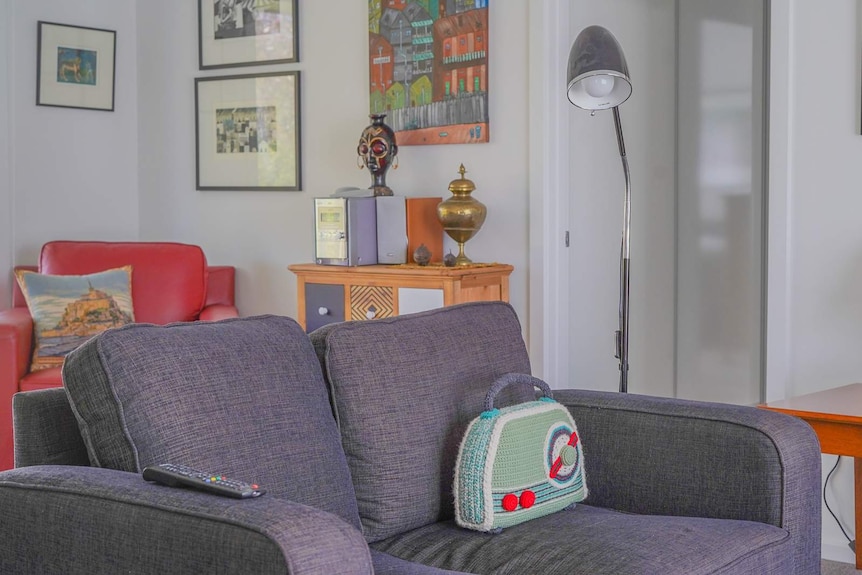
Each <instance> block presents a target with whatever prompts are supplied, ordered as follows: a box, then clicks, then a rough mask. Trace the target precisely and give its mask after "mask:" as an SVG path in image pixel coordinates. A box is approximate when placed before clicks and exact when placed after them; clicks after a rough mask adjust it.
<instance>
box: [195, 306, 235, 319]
mask: <svg viewBox="0 0 862 575" xmlns="http://www.w3.org/2000/svg"><path fill="white" fill-rule="evenodd" d="M230 317H239V310H237V309H236V306H232V305H222V304H214V305H208V306H206V307H205V308H203V309H202V310H201V315H200V316H198V319H199V320H200V321H218V320H220V319H228V318H230Z"/></svg>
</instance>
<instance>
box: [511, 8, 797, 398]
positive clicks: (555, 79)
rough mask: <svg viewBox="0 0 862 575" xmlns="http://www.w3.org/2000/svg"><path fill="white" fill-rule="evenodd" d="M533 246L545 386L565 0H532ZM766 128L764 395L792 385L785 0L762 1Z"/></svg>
mask: <svg viewBox="0 0 862 575" xmlns="http://www.w3.org/2000/svg"><path fill="white" fill-rule="evenodd" d="M529 19H530V26H529V48H530V57H529V65H530V73H529V79H530V94H529V97H530V100H529V102H530V161H529V166H530V247H529V255H530V257H529V261H530V264H529V267H530V269H529V278H530V281H529V294H530V295H529V318H530V320H529V332H528V333H529V347H530V355H531V357H532V359H533V370H534V372H535V373H536V375H538V376H539V377H542V378H544V379H545V380H547V381H548V382H549V383H550V384H551V385H552V387H567V386H568V384H569V375H568V357H569V351H568V350H569V330H568V326H567V325H566V321H567V319H568V317H569V305H568V297H569V296H568V294H569V290H568V289H567V285H566V283H567V281H568V279H569V256H568V254H567V252H566V245H565V238H566V231H567V226H568V221H567V217H568V213H569V193H568V191H569V189H570V186H571V182H570V179H569V171H568V159H567V158H568V156H569V134H568V131H567V127H568V114H569V108H570V106H569V105H568V103H567V101H566V98H565V82H566V59H567V56H568V47H569V46H570V44H571V42H572V40H573V37H572V33H571V30H570V29H569V28H570V26H569V25H570V22H571V19H570V9H569V2H568V1H567V0H531V1H530V13H529ZM769 22H770V29H769V50H770V61H769V110H768V114H769V128H768V142H769V143H768V148H769V155H768V160H767V170H768V186H767V190H768V191H767V194H766V195H767V198H768V199H767V204H766V209H767V219H766V225H765V228H766V229H765V230H764V234H765V235H766V237H765V238H764V239H765V246H766V257H765V269H766V277H765V278H764V290H765V302H764V305H765V307H766V320H765V329H764V330H763V331H764V338H765V341H764V342H763V350H764V353H765V356H766V357H765V358H764V362H763V365H764V374H763V381H764V386H765V389H764V390H763V398H764V399H765V400H767V401H774V400H776V399H781V398H784V397H785V396H786V395H787V394H788V393H789V392H791V391H792V390H791V389H790V388H789V385H788V381H789V376H790V370H789V359H790V335H791V327H792V326H791V325H790V319H789V318H790V314H789V305H790V302H791V298H790V295H791V294H790V281H789V279H790V275H789V274H790V271H791V262H790V257H789V254H790V245H791V236H790V231H791V230H790V224H789V218H790V215H791V212H790V200H791V162H790V155H791V141H792V135H793V134H792V130H791V127H792V125H791V122H790V113H791V111H792V106H793V100H792V93H791V92H790V88H791V81H792V67H791V63H792V61H793V53H792V51H791V46H792V44H791V34H792V24H793V6H792V2H784V1H779V2H769Z"/></svg>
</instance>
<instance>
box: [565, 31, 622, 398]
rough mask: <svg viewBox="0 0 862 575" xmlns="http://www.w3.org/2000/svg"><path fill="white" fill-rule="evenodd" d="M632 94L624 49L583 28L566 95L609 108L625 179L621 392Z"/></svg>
mask: <svg viewBox="0 0 862 575" xmlns="http://www.w3.org/2000/svg"><path fill="white" fill-rule="evenodd" d="M631 93H632V84H631V80H629V70H628V65H627V64H626V57H625V55H624V54H623V50H622V48H621V47H620V45H619V42H617V40H616V38H614V36H613V34H611V33H610V32H608V31H607V30H606V29H605V28H602V27H601V26H589V27H587V28H584V29H583V30H582V31H581V33H580V34H578V37H577V38H576V39H575V42H574V44H572V50H571V52H569V66H568V77H567V92H566V95H567V97H568V98H569V101H570V102H571V103H572V104H574V105H575V106H577V107H578V108H583V109H584V110H592V111H593V113H595V111H596V110H607V109H609V108H610V109H612V110H613V113H614V126H615V128H616V132H617V144H619V148H620V159H621V160H622V163H623V175H624V176H625V181H626V190H625V199H624V203H623V237H622V242H621V245H620V307H619V320H620V325H619V329H618V330H617V331H616V334H615V356H616V358H617V359H619V368H620V391H621V392H622V393H626V392H627V391H628V379H629V270H630V265H629V255H630V246H629V244H630V242H629V238H630V231H631V175H630V173H629V162H628V160H627V159H626V146H625V142H624V141H623V127H622V123H621V122H620V111H619V107H618V106H619V105H620V104H622V103H623V102H625V101H626V100H628V98H629V96H631Z"/></svg>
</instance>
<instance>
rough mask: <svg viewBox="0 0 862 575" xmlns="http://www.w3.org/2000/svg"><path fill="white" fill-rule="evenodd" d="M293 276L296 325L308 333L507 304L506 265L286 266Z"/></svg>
mask: <svg viewBox="0 0 862 575" xmlns="http://www.w3.org/2000/svg"><path fill="white" fill-rule="evenodd" d="M287 269H289V270H290V271H292V272H293V273H294V274H296V282H297V289H296V293H297V296H298V305H297V312H298V313H297V316H298V317H297V321H298V322H299V324H300V325H301V326H302V327H303V328H304V329H305V330H306V331H307V332H311V331H314V330H315V329H317V328H319V327H321V326H324V325H326V324H328V323H334V322H337V321H345V320H357V319H379V318H385V317H392V316H396V315H400V314H405V313H415V312H419V311H425V310H429V309H435V308H438V307H443V306H449V305H454V304H458V303H466V302H470V301H505V302H508V301H509V274H511V273H512V269H513V268H512V266H510V265H507V264H475V265H471V266H465V267H452V268H448V267H444V266H439V265H436V266H435V265H431V266H419V265H415V264H400V265H371V266H356V267H346V266H323V265H317V264H295V265H291V266H288V268H287Z"/></svg>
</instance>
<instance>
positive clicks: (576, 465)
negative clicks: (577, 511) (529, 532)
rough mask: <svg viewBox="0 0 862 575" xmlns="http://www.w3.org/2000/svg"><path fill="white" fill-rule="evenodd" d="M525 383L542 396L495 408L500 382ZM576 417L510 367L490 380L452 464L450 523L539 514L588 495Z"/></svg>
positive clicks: (501, 524)
mask: <svg viewBox="0 0 862 575" xmlns="http://www.w3.org/2000/svg"><path fill="white" fill-rule="evenodd" d="M511 384H518V385H528V386H530V387H533V386H535V387H538V388H539V389H541V390H542V393H543V394H544V397H542V398H541V399H538V400H534V401H527V402H524V403H521V404H519V405H512V406H509V407H504V408H502V409H498V408H496V407H494V398H495V397H496V396H497V394H498V393H499V392H500V390H502V389H503V388H504V387H506V386H508V385H511ZM583 461H584V455H583V450H582V448H581V441H580V437H579V435H578V430H577V427H576V426H575V421H574V419H572V416H571V414H570V413H569V411H568V410H567V409H566V408H565V406H563V405H561V404H559V403H557V402H556V401H554V399H553V397H552V395H551V389H550V387H548V384H547V383H545V382H544V381H542V380H540V379H537V378H535V377H532V376H530V375H526V374H523V373H509V374H506V375H504V376H503V377H501V378H499V379H498V380H497V381H495V382H494V385H492V386H491V389H490V390H489V391H488V395H487V396H486V397H485V410H484V411H483V412H482V413H481V414H480V415H479V417H477V418H476V419H474V420H473V421H472V423H470V425H469V427H468V428H467V432H466V433H465V434H464V439H463V441H462V442H461V447H460V449H459V451H458V459H457V461H456V464H455V483H454V488H453V491H454V493H455V522H456V523H457V524H458V525H460V526H461V527H466V528H467V529H473V530H476V531H486V532H492V533H498V532H500V531H501V530H502V529H503V528H505V527H511V526H513V525H518V524H519V523H523V522H525V521H529V520H530V519H535V518H537V517H542V516H544V515H548V514H550V513H554V512H557V511H560V510H561V509H565V508H566V507H569V506H570V505H573V504H575V503H577V502H578V501H583V500H584V498H586V496H587V485H586V478H585V477H584V463H583Z"/></svg>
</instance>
